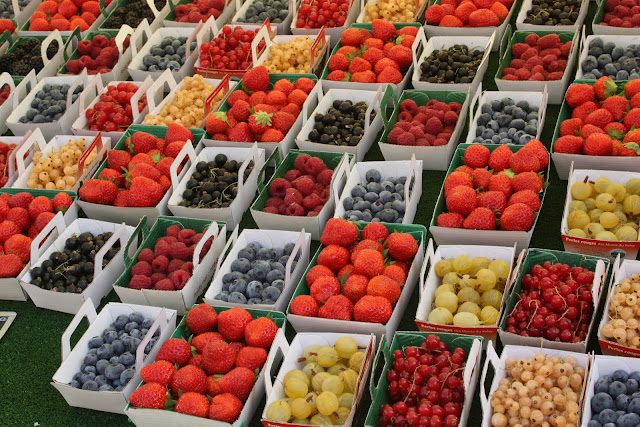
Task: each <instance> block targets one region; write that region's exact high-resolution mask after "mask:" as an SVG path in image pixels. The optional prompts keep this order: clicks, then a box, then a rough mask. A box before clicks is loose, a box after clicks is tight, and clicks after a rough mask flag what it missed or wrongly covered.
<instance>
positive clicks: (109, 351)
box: [96, 344, 113, 359]
mask: <svg viewBox="0 0 640 427" xmlns="http://www.w3.org/2000/svg"><path fill="white" fill-rule="evenodd" d="M96 355H97V357H98V359H110V358H111V357H113V346H112V345H111V344H103V345H102V346H101V347H100V348H99V349H98V351H97V353H96Z"/></svg>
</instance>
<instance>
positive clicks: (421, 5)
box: [356, 0, 429, 24]
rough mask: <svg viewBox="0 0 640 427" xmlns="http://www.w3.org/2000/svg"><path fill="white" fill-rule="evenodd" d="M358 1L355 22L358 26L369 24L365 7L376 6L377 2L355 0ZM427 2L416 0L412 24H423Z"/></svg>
mask: <svg viewBox="0 0 640 427" xmlns="http://www.w3.org/2000/svg"><path fill="white" fill-rule="evenodd" d="M356 1H360V13H359V14H358V18H357V19H356V22H357V23H358V24H362V23H365V22H366V21H368V22H371V18H370V17H368V16H367V6H370V5H371V6H377V4H378V0H356ZM428 4H429V2H428V1H427V0H416V6H415V15H414V17H413V20H412V22H420V23H422V22H424V12H425V10H426V8H427V6H428ZM365 18H366V19H365Z"/></svg>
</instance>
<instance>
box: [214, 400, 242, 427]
mask: <svg viewBox="0 0 640 427" xmlns="http://www.w3.org/2000/svg"><path fill="white" fill-rule="evenodd" d="M241 412H242V401H241V400H240V399H238V398H237V397H236V396H235V395H233V394H231V393H221V394H218V395H216V396H214V397H213V398H212V399H211V406H210V407H209V418H210V419H212V420H217V421H222V422H225V423H229V424H231V423H233V422H234V421H235V420H237V419H238V417H239V416H240V413H241Z"/></svg>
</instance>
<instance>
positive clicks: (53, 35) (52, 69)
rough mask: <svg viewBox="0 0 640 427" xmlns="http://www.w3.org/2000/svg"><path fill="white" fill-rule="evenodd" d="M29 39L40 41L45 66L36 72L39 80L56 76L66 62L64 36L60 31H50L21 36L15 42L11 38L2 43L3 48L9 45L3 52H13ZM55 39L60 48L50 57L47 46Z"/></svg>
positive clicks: (41, 55)
mask: <svg viewBox="0 0 640 427" xmlns="http://www.w3.org/2000/svg"><path fill="white" fill-rule="evenodd" d="M28 39H36V40H39V41H40V57H41V58H42V63H43V65H44V67H42V69H41V70H40V71H39V72H37V73H36V74H37V78H38V80H41V79H42V78H43V77H50V76H55V74H56V72H57V71H58V70H59V69H60V67H61V66H62V64H64V52H63V49H62V47H63V46H64V39H63V38H62V36H61V34H60V31H58V30H54V31H48V32H46V33H45V34H43V35H37V36H36V35H29V36H24V37H22V36H21V37H18V38H17V39H16V41H15V42H11V40H8V41H7V43H6V44H3V45H2V47H3V48H4V46H5V45H8V49H7V50H6V51H5V52H3V54H4V53H7V52H13V51H14V50H15V49H16V48H17V46H18V45H19V44H20V43H22V42H23V41H25V40H28ZM53 41H55V42H56V43H57V44H58V50H57V52H56V53H55V54H54V55H53V56H52V57H51V58H49V57H48V56H47V48H48V47H49V45H50V44H51V42H53ZM32 71H33V70H32Z"/></svg>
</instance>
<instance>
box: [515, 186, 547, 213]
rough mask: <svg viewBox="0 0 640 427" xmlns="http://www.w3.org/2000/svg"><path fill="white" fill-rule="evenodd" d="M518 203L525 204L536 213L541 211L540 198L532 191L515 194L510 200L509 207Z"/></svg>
mask: <svg viewBox="0 0 640 427" xmlns="http://www.w3.org/2000/svg"><path fill="white" fill-rule="evenodd" d="M516 203H524V204H525V205H527V206H529V207H530V208H531V209H532V210H533V211H534V212H537V211H538V210H540V199H539V198H538V194H537V193H535V192H533V191H532V190H522V191H518V192H517V193H513V194H512V195H511V197H510V198H509V206H511V205H514V204H516Z"/></svg>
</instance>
